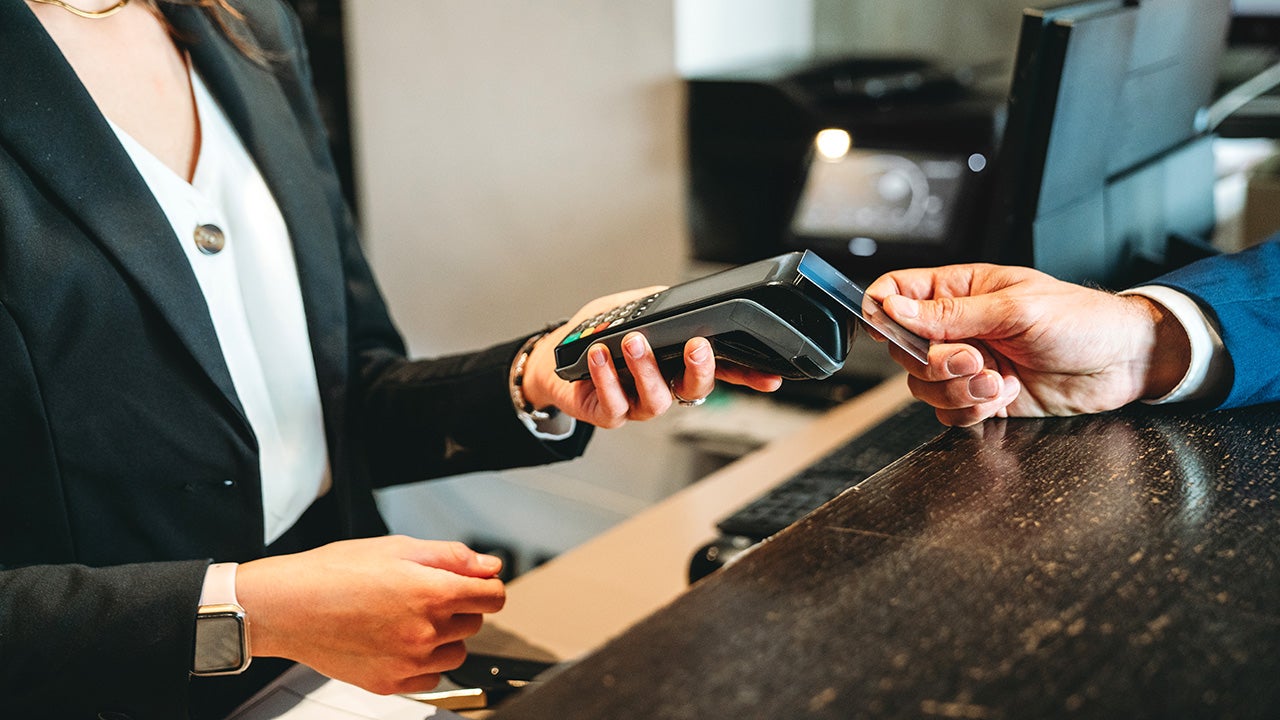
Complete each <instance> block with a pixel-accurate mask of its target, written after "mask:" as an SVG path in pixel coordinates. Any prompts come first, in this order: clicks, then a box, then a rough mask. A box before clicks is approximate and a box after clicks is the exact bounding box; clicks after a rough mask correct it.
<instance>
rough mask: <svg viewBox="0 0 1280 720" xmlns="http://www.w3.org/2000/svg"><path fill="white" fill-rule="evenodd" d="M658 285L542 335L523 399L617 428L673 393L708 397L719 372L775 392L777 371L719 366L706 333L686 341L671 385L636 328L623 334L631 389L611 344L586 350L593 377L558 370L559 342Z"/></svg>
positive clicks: (596, 303)
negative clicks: (574, 378)
mask: <svg viewBox="0 0 1280 720" xmlns="http://www.w3.org/2000/svg"><path fill="white" fill-rule="evenodd" d="M659 290H662V288H661V287H651V288H644V289H642V290H632V291H628V292H622V293H616V294H613V295H608V296H605V297H602V298H599V299H596V300H593V301H592V302H590V303H587V305H585V306H584V307H583V308H582V309H581V310H579V311H578V312H577V314H575V315H574V316H573V318H572V319H571V320H569V322H567V323H565V324H564V326H562V327H560V328H558V329H557V330H555V331H553V332H551V333H548V334H547V336H546V337H544V338H542V339H541V340H539V341H538V342H537V344H535V345H534V347H533V350H532V351H531V352H530V353H529V360H528V362H527V363H526V365H525V376H524V384H523V390H524V395H525V399H526V400H527V401H528V402H530V403H532V404H533V406H534V407H536V408H547V407H552V406H554V407H557V408H559V409H560V410H561V411H562V412H564V413H566V414H568V415H571V416H573V417H575V418H577V419H579V420H582V421H584V422H589V423H591V424H592V425H596V426H598V427H603V428H614V427H618V426H619V425H622V424H623V423H625V422H626V421H627V420H649V419H651V418H654V417H657V416H659V415H661V414H663V413H664V412H666V411H667V409H668V408H669V407H671V403H672V402H673V401H674V400H675V397H674V395H673V393H674V394H678V395H679V396H680V397H681V398H683V399H685V400H688V401H697V400H699V399H701V398H704V397H706V396H707V395H708V394H710V393H711V390H712V388H714V387H715V381H716V379H717V378H719V379H721V380H724V381H726V382H730V383H734V384H738V385H746V386H748V387H750V388H753V389H755V390H759V391H761V392H772V391H774V390H777V389H778V387H779V386H781V385H782V378H781V377H779V376H777V375H772V374H769V373H762V372H758V371H755V370H748V369H745V368H740V367H736V366H725V367H717V366H716V360H715V355H714V353H713V352H712V349H711V343H709V342H707V340H706V339H705V338H690V339H689V341H688V342H686V343H685V346H684V373H682V374H681V375H680V376H679V377H676V378H672V379H671V384H670V385H668V383H667V379H666V378H664V377H663V376H662V372H661V371H660V370H659V368H658V360H657V358H656V357H655V356H654V354H653V349H652V348H651V347H649V343H648V341H647V340H646V339H645V337H644V335H641V334H640V333H638V332H633V333H629V334H628V335H627V336H626V337H624V338H623V340H622V349H623V354H624V356H625V357H624V360H625V362H626V366H627V370H628V371H629V372H630V373H631V377H632V378H633V379H634V385H635V387H634V390H630V391H629V390H628V389H627V388H626V387H624V386H623V384H622V381H621V380H620V379H619V377H618V371H617V368H616V367H614V364H613V359H612V358H611V357H610V356H609V351H608V349H607V348H605V346H604V345H602V344H599V343H597V344H595V345H592V346H591V347H590V348H589V349H588V350H587V358H588V367H589V370H590V372H591V379H590V380H589V381H587V380H583V381H578V382H572V383H570V382H567V381H565V380H562V379H561V378H560V377H559V376H558V375H556V374H555V362H556V360H555V347H556V345H558V344H559V343H560V341H561V340H562V339H563V338H564V337H565V336H566V335H568V334H569V332H570V331H571V330H572V329H573V328H575V327H577V326H578V324H579V323H581V322H582V321H584V320H586V319H587V318H591V317H594V316H596V315H599V314H600V313H603V312H606V311H608V310H610V309H612V308H615V307H617V306H619V305H621V304H623V303H625V302H627V301H629V300H634V299H636V298H641V297H645V296H647V295H652V294H653V293H655V292H658V291H659Z"/></svg>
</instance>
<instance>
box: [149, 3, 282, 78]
mask: <svg viewBox="0 0 1280 720" xmlns="http://www.w3.org/2000/svg"><path fill="white" fill-rule="evenodd" d="M162 2H163V3H168V4H170V5H187V6H190V7H197V8H200V9H202V10H203V11H204V13H205V14H206V15H208V16H209V18H210V19H211V20H213V23H214V24H215V25H217V26H218V29H219V30H221V31H222V34H223V35H226V36H227V40H229V41H230V42H231V44H232V45H235V46H236V49H237V50H239V51H240V52H241V53H242V54H244V56H245V57H247V58H249V59H250V60H252V61H254V62H256V63H258V64H259V65H268V64H270V62H271V60H273V59H275V56H274V54H272V53H271V52H270V51H268V50H266V49H264V48H262V47H261V46H259V45H258V44H257V42H255V41H254V39H253V35H252V33H251V32H250V31H249V28H248V26H247V25H246V20H245V16H244V13H243V12H241V11H240V10H238V9H236V7H235V6H234V5H232V4H231V3H230V2H229V0H150V2H149V4H150V5H151V7H152V8H153V9H155V10H156V12H157V13H158V12H159V7H158V6H159V4H160V3H162Z"/></svg>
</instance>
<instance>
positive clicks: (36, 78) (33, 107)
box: [0, 2, 248, 429]
mask: <svg viewBox="0 0 1280 720" xmlns="http://www.w3.org/2000/svg"><path fill="white" fill-rule="evenodd" d="M0 67H3V68H6V69H5V71H4V72H0V143H3V144H4V145H5V147H6V148H7V149H8V150H9V151H10V152H11V153H12V154H13V155H14V157H15V158H16V159H17V160H18V161H19V162H21V163H24V164H25V165H27V166H28V168H29V169H30V171H31V174H32V176H33V177H35V178H38V179H39V180H41V181H43V182H45V183H47V188H48V191H49V192H50V194H52V195H54V196H56V197H57V198H58V199H59V200H60V201H61V202H62V203H63V204H64V205H65V208H66V210H67V212H68V213H69V214H71V215H73V216H75V217H76V218H77V219H79V220H80V222H81V224H82V226H83V227H84V228H85V229H86V232H87V233H88V234H89V235H90V237H92V239H93V240H94V241H96V242H97V243H98V244H99V245H100V246H101V247H102V248H103V249H104V250H105V251H106V252H107V253H109V254H110V255H111V256H113V257H114V258H115V259H116V260H117V262H119V264H120V267H121V268H122V270H123V272H124V273H125V274H126V275H127V276H128V277H130V278H131V279H132V280H133V281H134V282H135V283H137V285H138V287H139V288H140V289H141V290H142V293H143V294H144V295H145V296H146V297H147V298H148V299H149V300H150V301H151V302H152V303H154V304H155V306H156V307H157V308H158V309H159V311H160V313H161V315H162V316H163V317H164V318H165V319H166V320H167V321H168V323H169V324H170V325H171V326H172V327H173V330H174V332H175V333H177V335H178V337H179V338H180V339H181V340H182V342H183V344H184V345H185V346H186V348H187V349H188V350H189V351H190V353H191V355H192V357H193V358H194V359H195V361H196V362H197V363H199V365H200V367H201V368H203V369H204V372H205V374H206V375H208V377H209V379H210V380H211V381H212V382H213V383H214V385H216V386H217V388H218V389H219V390H220V391H221V393H222V395H223V397H224V398H225V399H226V401H227V402H228V404H229V405H230V406H231V408H233V409H234V411H235V412H236V413H237V414H239V415H240V417H241V419H242V421H243V425H244V427H245V428H246V429H247V428H248V422H247V420H244V410H243V408H242V407H241V406H240V402H239V400H238V399H237V397H236V393H235V388H234V386H233V385H232V382H231V374H230V372H229V371H228V370H227V366H226V361H225V359H224V358H223V355H222V350H221V348H220V346H219V345H218V338H217V333H216V332H215V331H214V328H213V321H212V319H210V317H209V311H208V307H207V305H206V303H205V300H204V295H203V294H202V293H201V292H200V286H199V284H198V283H197V282H196V278H195V274H194V273H193V272H192V270H191V265H190V264H189V263H188V262H187V259H186V257H185V256H184V255H183V252H182V248H181V246H179V245H178V242H181V241H182V240H183V239H181V238H175V237H174V234H173V228H172V227H171V226H170V224H169V221H168V219H167V218H166V217H165V215H164V212H163V211H162V210H161V209H160V206H159V204H158V203H156V201H155V198H154V196H153V195H152V194H151V191H150V189H149V188H148V187H147V184H146V181H144V180H143V179H142V177H141V175H139V174H138V172H137V170H136V169H135V167H134V165H133V161H132V160H131V159H130V157H129V155H128V153H127V152H126V151H125V149H124V148H123V147H122V146H121V145H120V143H119V140H118V139H117V138H116V136H115V133H114V132H113V131H112V130H111V127H110V126H109V125H108V124H107V122H106V120H105V119H104V118H103V117H102V114H101V113H100V112H99V111H98V109H97V106H96V105H95V104H94V102H93V99H92V98H91V97H90V96H89V93H88V91H86V90H85V89H84V86H83V85H82V84H81V83H80V80H79V78H78V77H77V76H76V74H75V71H74V70H73V69H72V68H71V66H70V65H69V64H68V63H67V62H66V60H65V59H64V58H63V56H62V54H61V53H60V52H59V51H58V48H57V46H56V45H55V44H54V42H53V41H52V39H50V38H49V36H48V34H47V33H46V32H45V31H44V26H42V25H41V24H40V22H39V21H38V20H37V19H36V18H35V16H34V15H33V14H32V13H31V11H30V10H29V9H28V8H27V6H26V3H22V2H0Z"/></svg>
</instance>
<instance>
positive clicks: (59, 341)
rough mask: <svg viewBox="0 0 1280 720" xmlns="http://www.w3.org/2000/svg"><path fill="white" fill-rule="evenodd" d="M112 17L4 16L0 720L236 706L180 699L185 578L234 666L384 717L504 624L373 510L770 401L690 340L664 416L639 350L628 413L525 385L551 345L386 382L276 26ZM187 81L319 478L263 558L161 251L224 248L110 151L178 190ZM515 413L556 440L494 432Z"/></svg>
mask: <svg viewBox="0 0 1280 720" xmlns="http://www.w3.org/2000/svg"><path fill="white" fill-rule="evenodd" d="M113 2H114V0H82V3H81V6H80V7H79V9H80V10H83V11H87V13H79V14H73V10H75V9H76V8H68V7H67V6H65V5H64V4H61V3H56V2H55V0H0V61H2V62H0V67H3V68H4V70H3V71H0V458H3V460H2V461H0V462H2V463H3V464H2V465H0V468H2V469H0V714H3V715H5V716H11V715H12V716H28V717H35V716H53V717H82V716H84V717H96V716H98V714H99V713H118V714H119V715H122V716H129V717H137V718H143V717H179V716H182V715H183V713H184V712H186V711H187V709H188V708H189V709H190V711H191V712H192V714H195V715H205V716H216V715H218V714H219V713H221V712H224V711H225V709H227V708H228V707H230V706H231V705H232V704H234V703H235V702H236V701H237V700H239V699H242V698H243V697H244V696H245V695H246V693H248V692H250V691H251V690H252V689H253V688H255V687H257V686H259V685H260V684H261V683H262V682H263V677H264V676H269V675H271V674H273V673H275V672H278V670H279V666H278V665H275V664H273V663H272V662H270V661H257V662H255V663H254V664H253V666H252V667H250V668H249V670H248V672H247V673H244V674H240V675H233V676H228V677H227V678H207V679H206V678H194V679H193V678H190V674H191V671H192V669H193V652H194V648H195V646H196V643H195V640H194V638H193V634H194V633H193V630H194V627H195V623H196V620H195V618H196V615H197V606H198V604H200V597H201V592H202V589H206V591H207V587H208V586H206V584H205V583H206V582H207V581H208V578H209V577H211V574H210V572H211V571H210V570H209V566H210V560H211V559H212V560H214V561H217V562H218V563H228V562H235V563H242V564H241V565H240V566H239V568H238V571H237V573H236V574H235V575H233V576H231V577H232V578H233V579H234V582H233V587H234V589H235V594H236V596H237V597H236V599H237V601H238V602H239V604H240V605H242V606H243V608H244V609H245V611H246V612H247V615H248V618H249V628H250V632H249V636H250V638H251V640H252V641H253V644H252V647H251V649H252V651H253V654H254V655H255V656H271V657H283V658H289V659H292V660H298V661H302V662H306V663H308V664H311V665H313V666H314V667H316V668H317V669H320V670H321V671H322V672H325V673H326V674H329V675H332V676H334V677H339V678H341V679H346V680H349V681H351V682H355V683H357V684H362V685H364V686H366V687H369V688H371V689H375V690H378V691H382V692H391V691H405V690H412V689H422V688H426V687H429V686H431V685H433V684H434V682H435V680H436V677H437V676H436V673H439V672H440V671H442V670H445V669H448V668H449V667H453V666H456V664H457V663H459V662H460V661H461V658H462V652H463V651H462V643H461V641H462V639H463V638H465V637H467V636H469V635H471V634H472V633H474V632H475V631H476V630H477V629H478V627H479V625H480V617H481V614H482V613H484V612H491V611H494V610H496V609H498V608H499V607H500V606H501V604H502V602H503V590H502V586H501V583H500V582H499V581H498V580H496V579H494V577H493V576H494V575H495V574H496V572H497V569H498V566H497V565H496V564H495V561H494V559H493V558H488V557H486V556H481V555H477V554H476V553H474V552H472V551H470V550H468V549H466V548H464V547H462V546H459V545H456V544H450V543H431V542H427V541H420V540H413V539H409V538H389V537H383V535H384V534H385V531H386V528H385V526H384V525H383V523H382V521H381V519H380V518H379V517H378V513H377V510H376V508H375V505H374V502H373V496H372V488H374V487H377V486H383V485H389V484H394V483H401V482H409V481H416V480H422V479H425V478H431V477H439V476H444V475H451V474H457V473H463V472H469V471H472V470H477V469H494V468H501V467H510V466H516V465H529V464H536V463H545V462H552V461H557V460H562V459H567V458H572V457H575V456H577V455H578V454H579V453H581V451H582V449H583V447H584V445H585V443H586V441H587V439H588V437H589V435H590V432H591V426H592V425H601V426H605V427H613V426H616V425H619V424H621V423H622V422H625V420H627V419H646V418H649V417H653V416H655V415H657V414H661V413H662V412H664V411H665V410H666V409H667V407H668V406H669V405H670V404H671V402H672V394H673V392H678V393H680V394H681V395H683V396H684V397H686V398H701V397H703V396H705V395H706V394H707V393H708V392H709V391H710V389H711V386H712V384H713V382H714V377H715V375H716V374H718V375H719V376H720V377H721V378H722V379H727V380H729V381H732V382H740V383H745V384H748V385H751V386H753V387H756V388H758V389H763V390H768V389H773V388H776V386H777V384H778V383H779V382H780V381H779V379H778V378H776V377H774V376H769V375H763V374H757V373H750V372H733V373H730V372H728V371H726V370H724V369H721V370H719V371H717V370H716V369H715V363H714V360H713V359H712V358H711V357H710V352H709V350H710V348H709V346H708V345H707V344H706V342H705V340H700V339H695V340H691V341H690V344H689V345H688V346H687V348H686V356H685V357H686V371H685V374H684V376H683V377H682V378H680V379H679V380H678V381H676V382H675V384H674V385H673V386H672V388H671V389H669V388H668V387H667V384H666V382H665V381H664V380H663V379H662V377H661V375H660V374H659V373H658V369H657V364H656V361H655V359H654V357H653V355H652V353H651V352H650V351H648V349H647V346H643V345H642V346H641V350H642V352H641V353H640V355H639V356H638V357H636V358H634V360H629V361H628V365H629V367H630V370H631V372H632V374H633V375H635V376H636V378H637V388H638V392H637V393H635V394H634V395H632V396H628V395H627V394H626V393H624V391H623V389H622V387H621V385H620V383H619V381H618V376H617V373H616V371H615V369H614V367H613V365H612V363H611V362H606V363H604V364H603V365H599V366H596V367H594V368H593V374H592V382H590V383H577V384H573V385H571V384H569V383H565V382H563V381H560V380H559V379H558V378H556V377H555V376H554V374H553V373H552V371H551V364H552V358H551V357H550V350H549V348H550V347H551V346H552V344H553V343H554V342H555V341H556V340H557V339H558V338H559V337H561V336H562V335H563V334H564V332H565V330H564V329H563V328H562V329H558V330H555V331H553V332H552V333H551V334H550V335H548V336H547V337H545V338H544V339H543V340H541V341H540V342H534V343H528V342H526V339H525V338H521V339H519V340H515V341H512V342H510V343H505V344H502V345H499V346H496V347H492V348H489V349H487V350H483V351H480V352H476V353H471V354H465V355H459V356H454V357H445V358H437V359H432V360H408V359H407V358H406V357H405V353H404V347H403V345H402V343H401V340H400V337H399V335H398V334H397V332H396V330H395V328H394V327H393V325H392V322H391V320H390V318H389V316H388V313H387V310H386V308H385V306H384V303H383V300H382V298H381V296H380V295H379V292H378V289H377V287H376V285H375V283H374V280H373V278H372V276H371V275H370V271H369V268H368V266H367V264H366V262H365V260H364V257H363V256H362V254H361V250H360V246H359V244H358V242H357V239H356V234H355V231H354V227H353V225H352V221H351V218H350V217H349V215H348V212H347V209H346V208H345V206H344V204H343V202H342V199H341V196H340V193H339V189H338V185H337V182H336V176H335V173H334V170H333V166H332V164H331V161H330V158H329V156H328V151H327V143H326V140H325V137H324V131H323V129H322V127H321V122H320V120H319V117H318V113H317V110H316V105H315V98H314V96H313V91H312V89H311V87H310V81H309V71H308V68H307V64H306V57H305V51H304V49H303V46H302V41H301V33H300V30H299V27H298V24H297V21H296V18H295V17H294V16H293V15H292V13H291V12H290V11H288V10H287V9H286V7H285V6H284V5H282V4H280V3H279V2H278V1H277V0H242V1H237V2H235V3H234V7H232V6H231V5H228V4H225V3H224V2H223V0H200V1H199V2H195V3H187V4H178V3H176V2H175V3H172V4H170V3H168V2H159V3H158V7H157V6H153V5H152V4H151V0H132V1H130V0H124V2H120V3H119V5H121V6H122V8H120V9H119V10H118V12H115V13H114V14H110V15H109V16H108V11H109V9H108V8H107V6H109V5H112V3H113ZM86 14H87V15H88V16H87V17H86V16H84V15H86ZM241 18H243V20H241ZM188 58H189V62H190V64H191V67H192V68H193V69H194V71H195V73H196V74H198V76H199V77H200V78H202V80H203V83H204V85H206V86H207V87H208V90H209V93H210V95H211V96H212V97H213V98H214V99H215V100H216V104H217V106H218V107H220V108H221V111H222V113H223V114H225V116H226V118H227V120H228V121H229V124H230V127H232V128H233V129H234V134H235V135H236V136H238V138H239V140H240V142H241V143H242V144H243V145H244V147H245V149H246V150H247V151H248V155H249V156H250V157H251V158H252V160H253V165H254V166H256V169H257V171H258V172H259V173H260V174H261V176H262V178H263V180H264V181H265V184H266V186H267V187H268V188H269V189H270V196H271V197H272V198H273V199H274V201H275V204H276V205H278V207H279V214H280V216H281V217H282V218H283V220H284V226H285V227H286V229H287V237H288V244H291V251H292V255H293V259H294V262H295V265H296V280H297V291H296V293H295V295H300V298H301V307H302V308H303V310H304V313H305V337H306V342H305V343H303V344H304V345H307V346H308V347H307V349H308V350H309V352H310V355H311V357H312V360H313V365H314V374H315V379H316V383H315V389H316V391H317V393H318V398H319V401H318V409H317V411H316V412H317V416H318V417H319V419H320V420H319V422H320V424H321V425H322V430H321V431H319V433H318V435H319V434H322V435H323V437H322V438H320V441H319V442H320V444H321V445H322V446H323V449H322V452H323V458H324V460H325V462H326V465H327V477H326V479H324V480H323V481H320V480H317V482H320V483H321V485H320V487H321V490H320V492H318V493H316V494H317V495H319V499H317V500H315V501H314V502H313V503H312V504H311V505H310V507H309V509H307V510H306V513H305V514H304V515H302V516H301V519H299V520H298V521H297V522H296V523H295V524H293V525H292V527H291V528H290V529H288V530H287V531H286V532H284V533H283V534H280V535H277V536H275V537H271V538H268V537H266V536H264V519H263V513H264V499H263V498H264V496H263V485H262V477H261V467H260V463H259V455H260V445H259V436H258V433H256V432H255V428H254V426H253V425H252V424H251V422H250V419H249V417H250V415H251V413H248V412H247V410H246V403H245V402H243V400H244V399H245V398H244V397H243V396H244V393H241V392H237V387H236V382H235V381H233V379H232V377H233V372H232V367H231V366H230V365H229V363H228V360H227V357H228V351H230V350H233V348H227V347H223V345H222V344H221V342H225V339H224V338H221V337H220V335H219V332H220V330H219V329H218V328H217V327H215V322H214V321H213V319H212V318H213V317H215V316H217V315H218V313H219V312H220V311H222V310H223V309H224V308H221V307H213V306H211V305H210V302H211V301H210V300H209V298H207V297H206V294H205V292H204V291H203V289H202V285H201V283H200V282H198V281H197V278H196V276H195V275H194V274H193V271H192V265H191V263H190V262H189V261H188V258H187V257H185V256H184V252H187V250H184V249H183V247H182V245H181V243H184V242H193V241H194V242H197V243H201V244H202V245H203V244H205V243H213V245H215V246H216V245H217V243H218V242H221V241H222V240H221V238H217V237H214V236H211V235H209V234H208V233H205V234H204V235H201V234H200V231H198V232H196V233H195V236H194V240H193V238H192V237H183V236H182V235H183V233H179V232H177V231H176V230H175V227H176V226H174V225H172V224H171V223H170V219H169V218H168V217H167V215H166V212H167V210H168V209H169V208H168V207H162V206H161V203H160V202H159V201H158V200H157V197H156V195H155V194H154V193H153V189H152V188H151V187H150V186H149V184H148V182H149V181H148V180H146V179H144V177H143V176H142V175H141V174H140V172H139V170H138V166H137V165H136V163H135V160H134V157H133V156H131V155H130V153H129V151H127V150H126V149H125V147H123V146H122V140H121V137H123V136H122V135H120V136H118V135H117V131H118V130H119V131H120V132H127V133H129V134H131V135H133V136H134V137H135V138H138V139H139V140H140V141H141V144H142V145H144V146H146V147H147V148H148V149H151V150H153V151H155V155H154V157H155V158H156V159H158V160H160V161H162V162H164V163H165V164H166V165H168V167H169V168H170V169H171V170H173V171H174V172H175V173H176V174H177V175H178V176H179V177H181V178H183V179H185V180H190V179H191V177H192V174H191V173H192V172H194V170H195V163H196V161H195V158H196V157H197V151H198V149H199V143H200V130H201V127H200V119H199V117H198V116H197V115H196V113H195V112H193V102H192V95H191V93H192V87H191V86H190V85H189V84H188V82H187V79H186V78H187V77H188V75H187V73H186V65H185V63H186V61H187V59H188ZM104 116H105V117H104ZM108 118H109V119H110V120H112V121H113V122H115V123H116V127H115V128H113V126H112V125H111V124H110V123H109V122H108ZM148 141H150V143H148ZM228 242H231V241H228ZM210 249H214V250H216V249H217V247H209V246H203V247H202V250H203V251H208V250H210ZM433 271H438V270H433V269H431V268H424V276H429V274H430V273H431V272H433ZM290 279H291V280H292V278H290ZM618 297H619V296H614V297H611V298H602V299H601V300H600V301H597V302H596V303H593V304H592V305H589V306H588V307H587V308H584V309H583V311H582V312H581V313H580V315H581V316H585V315H583V314H584V313H587V314H589V313H592V312H593V311H599V310H600V309H603V308H605V307H608V306H612V305H613V304H614V303H616V302H617V300H618ZM442 309H443V306H442ZM260 310H261V308H258V307H255V306H252V304H250V305H248V306H247V310H246V312H249V313H256V312H259V311H260ZM526 351H527V354H526ZM259 352H260V353H270V352H272V351H271V350H270V349H265V350H264V349H260V350H259ZM518 357H523V358H524V359H526V360H527V362H525V363H521V371H522V372H523V382H522V384H521V389H522V392H523V393H524V398H523V399H522V401H521V402H522V406H521V407H520V408H517V407H516V404H515V402H516V401H515V400H513V396H512V391H511V386H512V381H513V375H514V374H516V369H515V365H514V364H515V361H516V359H517V358H518ZM311 370H312V369H311V368H307V367H299V368H298V372H300V373H302V372H310V371H311ZM531 408H539V409H549V410H552V411H558V412H560V413H563V414H564V415H566V416H570V417H572V418H576V420H577V422H576V425H575V424H573V423H571V422H569V423H567V422H565V421H564V419H563V418H562V419H561V420H560V421H556V420H554V419H553V420H552V421H549V422H551V424H553V425H555V429H552V430H547V429H546V427H547V426H546V425H544V423H546V422H548V421H538V420H537V419H536V418H535V419H533V420H531V419H530V418H529V417H527V416H526V417H524V418H521V417H519V415H518V413H517V409H520V410H526V411H527V410H529V409H531ZM334 541H342V542H334ZM326 543H331V544H327V545H326Z"/></svg>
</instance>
